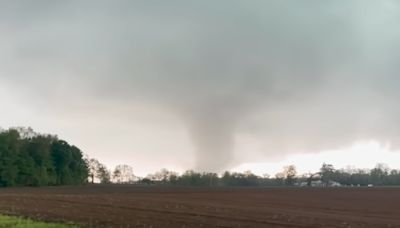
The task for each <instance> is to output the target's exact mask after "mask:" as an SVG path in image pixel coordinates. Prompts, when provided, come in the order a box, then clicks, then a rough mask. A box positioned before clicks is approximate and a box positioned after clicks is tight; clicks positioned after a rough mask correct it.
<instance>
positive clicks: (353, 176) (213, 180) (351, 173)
mask: <svg viewBox="0 0 400 228" xmlns="http://www.w3.org/2000/svg"><path fill="white" fill-rule="evenodd" d="M93 164H94V165H93ZM91 167H92V169H90V170H91V171H90V173H91V176H92V178H91V179H90V180H91V181H92V182H93V181H94V180H95V178H97V179H98V182H100V183H117V184H141V185H170V186H254V187H256V186H318V187H329V186H370V185H374V186H395V185H397V186H399V185H400V170H396V169H390V168H389V167H388V166H387V165H385V164H382V163H379V164H377V165H376V167H375V168H373V169H355V168H347V169H335V168H334V167H333V165H331V164H323V165H322V166H321V168H320V170H319V171H318V172H315V173H306V174H298V173H297V170H296V167H295V166H294V165H289V166H285V167H284V168H283V170H282V171H281V172H278V173H277V174H276V175H275V176H270V175H268V174H264V175H263V176H259V175H255V174H253V173H252V172H251V171H245V172H229V171H226V172H224V173H223V174H222V175H219V174H217V173H212V172H196V171H193V170H188V171H185V172H184V173H182V174H178V173H177V172H174V171H169V170H167V169H161V170H160V171H157V172H155V173H153V174H149V175H147V176H146V177H138V176H135V175H134V173H133V168H132V167H131V166H129V165H118V166H117V167H115V169H114V170H113V171H111V170H108V169H107V168H106V166H105V165H103V164H101V163H99V162H98V161H97V160H95V159H92V166H91ZM96 167H98V169H97V170H96Z"/></svg>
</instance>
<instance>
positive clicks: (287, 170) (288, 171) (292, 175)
mask: <svg viewBox="0 0 400 228" xmlns="http://www.w3.org/2000/svg"><path fill="white" fill-rule="evenodd" d="M283 173H284V177H285V184H286V185H289V186H291V185H293V184H294V183H295V181H296V175H297V170H296V167H295V166H294V165H289V166H285V167H284V168H283Z"/></svg>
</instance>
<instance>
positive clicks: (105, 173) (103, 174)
mask: <svg viewBox="0 0 400 228" xmlns="http://www.w3.org/2000/svg"><path fill="white" fill-rule="evenodd" d="M96 175H97V176H96V177H97V178H98V179H99V180H100V183H102V184H108V183H111V173H110V171H109V170H108V169H107V167H106V166H105V165H104V164H101V163H100V164H99V166H98V167H97V171H96Z"/></svg>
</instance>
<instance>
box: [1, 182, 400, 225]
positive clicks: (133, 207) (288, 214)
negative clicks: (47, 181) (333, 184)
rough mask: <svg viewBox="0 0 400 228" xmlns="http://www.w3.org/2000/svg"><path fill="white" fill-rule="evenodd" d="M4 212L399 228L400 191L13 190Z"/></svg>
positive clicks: (132, 220) (160, 221)
mask: <svg viewBox="0 0 400 228" xmlns="http://www.w3.org/2000/svg"><path fill="white" fill-rule="evenodd" d="M0 213H3V214H16V215H22V216H27V217H31V218H36V219H40V220H45V221H72V222H75V223H79V224H83V225H86V226H89V227H147V228H150V227H151V228H156V227H161V228H167V227H185V228H189V227H205V228H206V227H241V228H244V227H346V228H348V227H400V188H172V187H171V188H166V187H137V186H123V185H122V186H102V185H95V186H84V187H48V188H7V189H0Z"/></svg>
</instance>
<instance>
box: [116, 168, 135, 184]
mask: <svg viewBox="0 0 400 228" xmlns="http://www.w3.org/2000/svg"><path fill="white" fill-rule="evenodd" d="M134 178H135V175H134V174H133V169H132V167H131V166H129V165H117V166H116V167H115V169H114V172H113V181H114V182H116V183H132V182H133V181H134Z"/></svg>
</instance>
